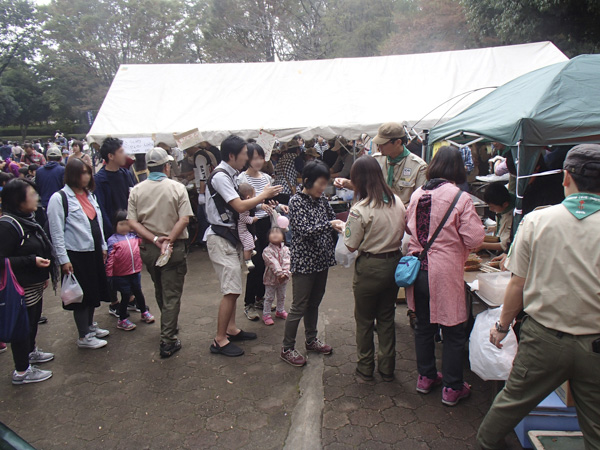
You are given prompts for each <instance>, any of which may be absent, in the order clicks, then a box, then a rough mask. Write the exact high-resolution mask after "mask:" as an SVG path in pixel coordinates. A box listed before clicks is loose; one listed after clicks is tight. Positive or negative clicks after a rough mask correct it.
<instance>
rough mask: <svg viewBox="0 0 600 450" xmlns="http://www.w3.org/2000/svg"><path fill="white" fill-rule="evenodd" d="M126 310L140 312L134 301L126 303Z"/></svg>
mask: <svg viewBox="0 0 600 450" xmlns="http://www.w3.org/2000/svg"><path fill="white" fill-rule="evenodd" d="M127 311H135V312H142V310H141V309H140V308H138V307H137V306H136V305H135V303H128V304H127Z"/></svg>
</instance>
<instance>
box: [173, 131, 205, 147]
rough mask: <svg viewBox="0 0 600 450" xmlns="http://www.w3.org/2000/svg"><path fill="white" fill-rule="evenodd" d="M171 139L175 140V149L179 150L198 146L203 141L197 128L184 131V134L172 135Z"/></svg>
mask: <svg viewBox="0 0 600 450" xmlns="http://www.w3.org/2000/svg"><path fill="white" fill-rule="evenodd" d="M173 137H174V138H175V143H176V144H177V147H178V148H180V149H181V150H185V149H186V148H190V147H194V146H195V145H198V144H199V143H200V142H202V141H204V140H205V139H204V137H203V136H202V133H200V131H199V130H198V128H194V129H193V130H190V131H186V132H185V133H179V134H177V133H173Z"/></svg>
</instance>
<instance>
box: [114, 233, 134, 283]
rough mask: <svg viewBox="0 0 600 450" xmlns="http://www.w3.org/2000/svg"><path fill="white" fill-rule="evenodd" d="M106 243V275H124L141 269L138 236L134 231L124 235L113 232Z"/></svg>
mask: <svg viewBox="0 0 600 450" xmlns="http://www.w3.org/2000/svg"><path fill="white" fill-rule="evenodd" d="M107 244H108V258H107V259H106V275H107V276H109V277H125V276H127V275H133V274H134V273H139V272H141V271H142V257H141V256H140V238H138V237H137V235H136V234H135V233H129V234H127V235H125V236H123V235H122V234H113V235H112V236H111V237H109V238H108V242H107Z"/></svg>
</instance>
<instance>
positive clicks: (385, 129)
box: [373, 122, 406, 145]
mask: <svg viewBox="0 0 600 450" xmlns="http://www.w3.org/2000/svg"><path fill="white" fill-rule="evenodd" d="M404 136H406V132H405V131H404V127H403V126H402V124H400V123H397V122H388V123H384V124H383V125H381V126H380V127H379V130H377V136H375V137H374V138H373V143H374V144H377V145H383V144H387V143H388V142H390V141H391V140H392V139H400V138H403V137H404Z"/></svg>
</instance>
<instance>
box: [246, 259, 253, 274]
mask: <svg viewBox="0 0 600 450" xmlns="http://www.w3.org/2000/svg"><path fill="white" fill-rule="evenodd" d="M244 263H245V264H246V269H248V271H252V270H254V268H255V267H256V266H255V265H254V263H253V262H252V260H251V259H247V260H246V261H244Z"/></svg>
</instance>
